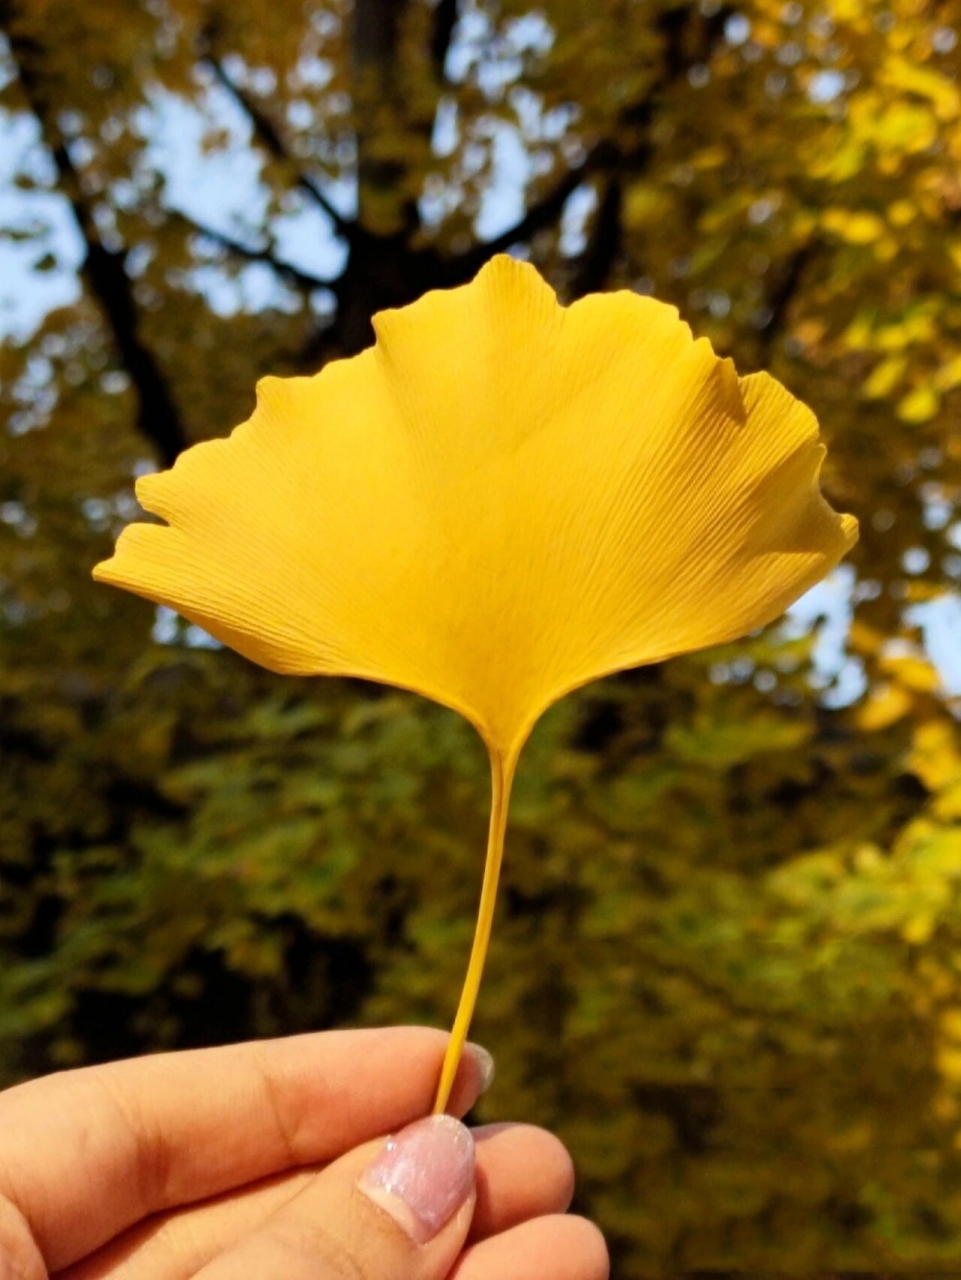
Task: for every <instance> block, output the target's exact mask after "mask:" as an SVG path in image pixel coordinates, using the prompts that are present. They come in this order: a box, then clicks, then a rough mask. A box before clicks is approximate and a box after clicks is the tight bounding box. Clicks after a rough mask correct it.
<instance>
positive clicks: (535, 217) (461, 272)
mask: <svg viewBox="0 0 961 1280" xmlns="http://www.w3.org/2000/svg"><path fill="white" fill-rule="evenodd" d="M614 154H615V150H614V148H613V147H612V145H611V144H610V143H607V142H601V143H598V145H597V146H596V147H594V148H593V150H591V151H589V152H588V154H587V155H586V156H585V158H584V159H583V160H582V161H581V163H580V164H579V165H575V167H574V168H573V169H568V171H567V173H565V174H564V176H563V177H562V178H561V179H560V180H559V181H558V183H557V184H556V186H554V187H552V188H551V190H550V191H548V192H547V194H546V195H544V196H542V197H541V199H540V200H538V201H537V203H536V204H533V205H531V207H530V208H529V209H528V210H527V212H526V213H525V214H524V216H523V218H521V220H520V222H517V223H515V224H514V226H512V227H510V228H509V229H508V230H507V231H502V232H501V234H500V235H499V236H495V237H494V239H493V240H485V241H484V242H483V243H482V244H476V245H474V246H473V247H472V248H470V249H468V250H466V252H464V253H462V254H459V255H458V256H457V257H456V258H453V259H451V262H450V266H451V269H452V276H454V277H455V278H456V279H466V278H469V277H470V276H472V275H473V274H474V272H475V271H478V270H479V269H480V268H481V267H482V266H483V265H484V263H485V262H486V261H487V259H488V258H490V257H491V256H492V255H493V254H495V253H503V252H504V250H505V249H509V248H510V247H511V245H515V244H520V243H522V242H523V241H525V240H529V239H530V238H531V236H533V235H536V234H537V232H538V231H542V230H543V229H544V228H545V227H549V226H551V225H552V224H553V223H554V222H556V221H557V219H558V218H559V217H560V215H561V213H562V211H563V209H564V206H565V204H567V201H568V200H569V199H570V197H571V196H572V195H573V193H574V192H575V191H576V190H577V188H578V187H579V186H580V185H581V183H582V182H584V181H585V180H586V179H587V178H589V177H590V176H591V174H593V173H596V172H597V171H598V170H600V169H602V168H603V167H604V166H605V165H607V164H609V163H610V162H611V160H612V158H613V156H614Z"/></svg>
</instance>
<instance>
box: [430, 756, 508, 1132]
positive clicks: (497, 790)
mask: <svg viewBox="0 0 961 1280" xmlns="http://www.w3.org/2000/svg"><path fill="white" fill-rule="evenodd" d="M490 761H491V817H490V828H489V830H488V835H487V857H486V860H485V863H484V881H483V884H482V885H481V896H480V906H479V907H478V910H477V926H476V928H475V930H474V943H473V946H472V947H471V953H470V961H469V963H468V965H467V976H466V977H465V979H464V989H463V991H462V992H461V997H460V1004H459V1005H458V1006H457V1016H456V1017H455V1018H454V1027H453V1030H452V1031H451V1035H450V1040H449V1042H448V1045H447V1053H446V1054H445V1056H444V1066H443V1068H442V1070H441V1076H440V1084H439V1085H438V1087H437V1098H436V1100H435V1102H434V1114H435V1115H438V1114H440V1112H442V1111H444V1110H446V1107H447V1103H448V1102H449V1101H450V1093H451V1089H452V1088H453V1085H454V1077H455V1076H456V1075H457V1068H458V1066H459V1064H460V1060H461V1054H462V1053H463V1051H464V1044H465V1042H466V1040H467V1033H468V1031H469V1029H470V1023H471V1018H472V1017H473V1015H474V1006H475V1005H476V1004H477V993H478V991H479V990H480V984H481V977H482V975H483V972H484V961H485V960H486V959H487V947H488V943H489V942H490V936H491V925H492V924H493V921H494V906H495V903H496V901H497V882H498V880H499V879H500V872H501V862H502V860H503V857H504V832H505V831H506V829H507V807H508V804H509V803H510V794H511V783H512V782H513V780H514V767H515V762H516V755H515V756H514V757H513V758H512V759H510V760H509V761H507V762H506V763H505V761H504V759H503V757H502V756H501V755H500V754H499V753H498V752H496V751H494V750H491V753H490Z"/></svg>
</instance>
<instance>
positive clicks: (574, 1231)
mask: <svg viewBox="0 0 961 1280" xmlns="http://www.w3.org/2000/svg"><path fill="white" fill-rule="evenodd" d="M610 1270H611V1268H610V1260H609V1258H608V1255H607V1246H606V1245H605V1243H604V1237H603V1236H602V1235H601V1233H600V1232H599V1231H598V1229H597V1227H595V1226H594V1224H593V1223H592V1222H588V1221H587V1220H586V1219H585V1218H569V1217H563V1218H560V1217H549V1218H536V1219H534V1220H533V1221H531V1222H525V1223H523V1225H521V1226H518V1227H514V1228H513V1229H512V1230H510V1231H505V1232H504V1233H503V1235H498V1236H493V1237H492V1238H491V1239H489V1240H484V1241H482V1242H481V1243H480V1244H474V1245H471V1246H470V1247H469V1248H468V1249H465V1251H464V1252H463V1253H462V1254H461V1256H460V1258H459V1259H458V1261H457V1264H456V1265H455V1267H454V1269H453V1271H451V1273H450V1280H608V1276H609V1275H610Z"/></svg>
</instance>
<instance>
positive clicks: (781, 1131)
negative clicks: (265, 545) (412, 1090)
mask: <svg viewBox="0 0 961 1280" xmlns="http://www.w3.org/2000/svg"><path fill="white" fill-rule="evenodd" d="M0 22H2V26H3V29H4V31H5V34H6V40H7V44H6V48H5V50H4V59H5V67H4V70H3V77H4V81H5V84H4V88H3V91H2V92H3V98H2V107H3V111H4V115H3V134H2V136H3V138H4V139H5V142H4V151H5V152H6V153H7V154H8V155H9V157H10V159H9V163H8V168H9V173H10V178H11V188H10V190H9V191H8V192H7V194H6V195H5V198H4V201H3V203H2V205H0V223H2V230H3V236H4V241H3V242H0V249H6V250H8V251H9V252H10V254H11V255H12V254H13V253H14V251H15V253H16V258H15V259H14V257H12V256H11V257H10V258H9V259H5V260H9V261H11V262H12V261H14V260H15V261H16V262H18V263H20V264H22V263H24V262H27V263H29V270H28V271H24V272H23V273H22V275H21V277H20V278H21V279H22V283H23V287H22V292H23V294H24V296H25V297H29V296H32V295H33V294H34V293H35V294H36V296H37V297H39V296H40V290H41V288H42V287H44V286H45V282H49V281H51V280H54V281H56V282H59V285H58V287H60V294H59V295H58V297H59V298H60V299H61V301H60V302H58V304H57V305H56V306H55V307H53V308H48V309H46V310H43V309H42V308H41V311H42V315H41V316H40V318H39V320H36V318H35V321H34V323H33V324H26V325H24V324H21V325H20V326H19V327H17V326H16V325H14V324H13V323H12V322H11V324H10V326H9V332H8V336H7V340H6V341H5V342H4V344H3V345H2V346H0V398H2V401H3V409H4V415H5V418H6V423H7V426H6V431H5V432H4V434H2V435H0V617H2V624H3V625H2V630H0V752H2V768H0V826H2V832H3V840H2V847H0V1043H2V1045H3V1056H2V1061H0V1067H2V1071H3V1074H4V1076H5V1077H6V1078H7V1079H13V1078H15V1077H17V1076H18V1075H20V1074H23V1073H25V1072H30V1071H38V1070H44V1069H49V1068H51V1067H53V1066H55V1065H58V1064H69V1063H73V1062H80V1061H87V1060H91V1059H96V1058H100V1057H104V1056H108V1055H115V1054H121V1053H130V1052H137V1051H142V1050H145V1049H150V1048H155V1047H157V1046H162V1045H185V1044H195V1043H200V1042H203V1043H209V1042H212V1041H214V1040H222V1039H226V1038H235V1037H242V1036H247V1035H251V1034H264V1033H282V1032H288V1031H295V1030H300V1029H304V1028H310V1027H317V1026H324V1025H330V1024H333V1023H335V1022H337V1021H343V1020H351V1021H359V1020H383V1019H391V1020H407V1019H414V1018H421V1019H425V1020H428V1021H430V1022H435V1023H438V1022H439V1023H442V1024H443V1023H445V1022H446V1021H447V1020H448V1018H449V1016H450V1013H451V1011H452V1008H453V1003H454V1000H455V998H456V993H457V990H458V988H459V983H460V979H461V976H462V966H463V963H464V958H465V955H466V950H467V945H468V941H469V934H470V930H471V926H472V917H473V909H474V903H475V896H476V892H477V877H478V874H479V867H480V856H481V849H482V843H483V825H484V816H485V810H486V777H485V772H484V764H483V756H482V753H481V751H480V748H479V745H478V744H477V743H476V742H474V741H473V740H472V737H471V732H470V731H469V730H468V729H467V727H466V726H464V725H462V724H460V723H459V722H458V721H456V719H455V718H454V717H453V716H451V715H449V714H448V713H447V712H445V711H443V710H441V709H438V708H435V707H431V706H428V705H426V704H423V703H421V702H418V701H416V700H414V699H412V698H409V697H407V696H405V695H401V694H396V693H393V692H390V691H384V690H377V689H365V690H362V689H360V688H359V687H358V686H357V685H347V684H341V683H340V682H333V681H328V682H324V683H323V684H320V683H310V682H305V681H291V680H279V679H275V678H273V677H271V676H269V675H267V674H266V673H264V672H261V671H258V670H255V669H253V668H252V667H250V666H248V665H246V664H244V663H243V662H242V661H241V660H240V659H238V658H236V657H235V656H233V655H231V654H228V653H223V652H220V653H215V652H211V651H210V646H209V642H208V641H207V640H206V638H205V637H204V636H203V634H202V633H200V632H198V631H197V630H196V628H192V627H189V626H186V625H185V624H183V623H181V622H180V621H179V620H177V619H176V618H174V617H172V616H170V615H169V614H167V613H165V612H164V611H162V610H161V611H159V612H154V611H153V610H151V609H149V608H148V607H147V606H146V605H144V604H143V603H141V602H137V601H135V600H132V599H128V598H124V597H123V596H121V595H120V594H119V593H114V592H110V591H107V590H104V589H102V588H96V587H94V585H93V584H92V583H91V582H90V581H89V569H90V567H91V565H92V564H93V563H94V562H95V561H96V560H97V559H99V558H101V557H103V556H104V555H105V554H106V552H107V550H108V548H109V545H110V543H111V540H112V538H113V536H114V535H115V533H116V532H117V530H118V528H119V527H120V526H121V525H122V524H123V523H124V522H125V521H126V520H128V519H130V518H132V517H133V516H134V515H135V514H136V511H137V507H136V503H135V500H134V498H133V493H132V478H133V476H134V475H135V474H137V473H138V472H140V471H143V470H144V469H150V468H153V467H155V466H156V465H158V464H160V463H167V462H169V461H171V460H172V459H173V457H174V456H175V455H176V454H177V452H178V451H179V450H180V449H181V448H182V447H183V446H184V445H185V444H186V443H189V442H191V441H195V440H199V439H202V438H205V437H207V436H209V435H211V434H221V433H224V432H226V431H227V430H228V429H229V428H230V427H231V426H232V425H233V424H234V423H235V422H237V421H239V420H240V419H241V418H242V417H243V416H244V414H245V413H246V412H247V410H248V409H249V407H250V405H251V404H252V394H253V384H254V381H255V379H256V377H257V376H259V375H260V374H261V373H265V372H268V371H270V372H281V373H284V372H295V371H311V370H313V369H315V368H317V367H318V366H319V365H320V364H321V363H323V362H324V361H326V360H328V359H331V358H334V357H337V356H342V355H345V354H349V353H351V352H354V351H357V350H358V349H360V348H362V347H363V346H365V345H366V344H367V343H368V342H369V341H370V338H371V330H370V317H371V315H372V313H373V312H374V311H376V310H377V309H379V308H382V307H385V306H396V305H400V304H403V303H406V302H408V301H410V300H412V299H413V298H415V297H417V296H418V295H419V294H420V293H422V292H423V291H424V290H425V289H427V288H431V287H437V286H447V285H452V284H456V283H458V282H459V281H463V280H466V279H468V278H470V276H471V275H472V274H473V273H474V271H475V270H476V269H477V267H478V266H479V265H480V264H481V263H482V262H483V261H484V259H485V258H486V257H487V256H489V255H490V254H491V253H493V252H495V251H497V250H503V249H507V248H510V249H512V250H513V251H515V252H519V253H524V254H527V255H529V256H530V257H531V258H532V259H533V260H535V261H536V262H537V263H538V264H539V265H540V266H541V267H542V269H543V270H544V271H545V272H546V273H547V274H548V276H549V277H550V278H551V279H552V280H553V281H554V282H555V283H556V285H557V287H558V288H559V290H560V292H561V293H562V295H563V296H565V297H567V298H570V297H573V296H576V295H577V294H579V293H582V292H584V291H586V290H589V289H598V288H607V287H617V286H620V287H628V288H634V289H637V290H640V291H644V292H654V293H656V294H657V295H658V296H660V297H663V298H665V299H668V300H671V301H674V302H675V303H676V304H677V305H678V306H679V307H680V308H681V310H682V312H683V313H684V315H685V316H686V317H688V318H689V319H690V321H691V323H692V325H693V326H694V328H695V330H696V331H697V332H699V333H704V334H707V335H708V336H710V337H711V339H712V340H713V341H714V342H715V344H716V345H717V346H718V347H719V349H721V350H724V351H726V352H730V354H732V355H733V356H734V357H735V359H736V360H737V361H738V364H739V367H740V368H741V369H742V370H745V371H746V370H749V369H751V368H756V367H759V366H761V365H764V366H766V367H770V368H772V369H773V371H774V372H775V373H776V374H777V375H778V376H780V377H781V378H782V379H783V380H784V381H785V382H787V384H788V385H789V386H790V387H791V388H792V390H794V391H795V392H796V393H797V394H799V395H800V396H802V398H804V399H805V400H807V401H808V402H809V403H810V404H811V405H812V406H813V407H814V408H815V410H816V411H817V412H818V414H819V416H820V418H821V420H822V423H823V426H824V430H825V434H826V436H827V438H828V439H829V441H830V444H831V456H830V473H829V475H828V476H827V477H826V482H827V487H828V489H829V491H830V493H831V495H832V497H833V499H834V500H835V503H836V505H838V506H840V507H843V508H844V509H848V510H852V511H854V512H856V513H857V514H858V515H859V516H860V517H861V521H862V543H861V545H860V547H859V549H858V552H857V553H856V555H855V557H854V560H853V567H851V568H848V569H844V570H842V571H840V572H839V574H838V575H837V577H836V579H835V581H834V582H833V583H832V584H831V585H830V586H829V587H827V588H825V589H824V590H822V591H820V592H819V593H817V594H816V595H815V597H814V598H813V600H809V601H808V602H806V603H805V606H804V607H803V608H800V609H799V610H798V611H796V612H795V614H794V615H793V616H792V618H791V619H790V620H789V621H788V622H787V623H785V624H782V625H779V626H775V627H773V628H771V629H770V630H769V631H768V632H767V633H765V634H763V635H760V636H756V637H752V638H750V639H749V640H748V641H746V642H745V643H743V644H741V645H738V646H735V647H732V648H731V649H729V650H725V651H723V652H714V653H712V654H709V655H702V656H699V657H694V658H690V659H686V660H682V661H678V662H674V663H672V664H669V665H668V666H667V667H666V668H664V669H659V670H656V671H646V672H642V673H639V674H637V675H633V676H627V677H623V678H620V679H617V680H611V681H607V682H605V683H604V684H602V685H600V686H598V687H595V688H592V689H588V690H586V691H583V692H581V693H580V694H579V695H577V696H576V697H574V698H572V699H570V700H569V701H568V702H566V703H565V704H562V705H561V706H560V707H558V708H555V709H554V711H552V712H551V713H550V715H549V716H548V717H547V719H546V720H545V722H544V723H543V724H542V725H541V726H540V728H539V729H538V731H537V733H536V735H535V739H534V741H533V743H532V744H531V748H530V750H529V753H528V754H527V756H526V758H525V761H524V766H523V769H522V776H521V779H520V781H519V784H518V790H517V794H516V798H515V801H514V806H513V817H514V821H513V833H512V837H511V843H510V849H509V856H508V865H507V870H506V885H505V892H504V897H503V900H502V904H501V909H500V916H499V922H498V929H497V933H496V937H495V946H494V952H493V956H492V961H491V967H490V972H489V975H488V979H487V982H486V985H485V990H484V995H483V999H482V1003H481V1009H480V1016H479V1019H478V1023H477V1026H476V1034H477V1036H478V1037H479V1038H481V1039H483V1040H486V1041H487V1042H488V1043H489V1044H490V1045H491V1047H492V1048H493V1049H494V1050H495V1051H496V1053H497V1055H498V1058H499V1061H500V1066H501V1075H500V1083H499V1084H498V1086H497V1087H496V1088H495V1090H494V1092H493V1094H492V1095H491V1097H490V1099H489V1100H488V1101H486V1102H485V1104H484V1107H485V1114H487V1113H489V1114H490V1115H492V1116H493V1115H501V1114H504V1113H509V1114H514V1115H519V1116H524V1117H530V1118H535V1119H538V1120H541V1121H544V1122H546V1123H548V1124H551V1125H553V1126H555V1127H557V1128H558V1129H559V1130H560V1131H561V1132H562V1134H563V1135H564V1136H565V1137H566V1138H567V1140H568V1141H569V1142H570V1143H571V1145H572V1146H573V1148H574V1151H575V1154H576V1156H577V1159H578V1163H579V1167H580V1169H581V1173H582V1183H581V1192H580V1196H581V1201H582V1204H583V1207H584V1208H586V1209H587V1210H588V1211H589V1212H591V1213H594V1214H596V1216H597V1217H598V1218H599V1220H600V1222H601V1223H602V1225H603V1226H604V1228H605V1229H606V1230H607V1231H608V1233H609V1234H610V1235H611V1236H612V1238H613V1240H614V1242H615V1245H616V1248H617V1252H618V1263H617V1272H616V1273H617V1274H618V1275H619V1276H623V1277H625V1278H630V1277H633V1276H642V1275H651V1274H679V1273H684V1272H694V1271H730V1270H734V1271H737V1270H741V1271H747V1272H749V1273H751V1274H760V1273H768V1272H772V1271H778V1272H786V1271H794V1272H813V1271H820V1272H825V1271H830V1270H838V1271H850V1270H858V1271H862V1272H863V1271H864V1270H865V1269H875V1270H876V1271H877V1272H878V1274H884V1273H888V1272H890V1271H892V1270H898V1269H904V1268H905V1267H907V1268H909V1269H911V1270H912V1271H914V1272H915V1273H917V1272H918V1271H925V1272H930V1271H945V1270H956V1269H957V1265H958V1262H959V1260H961V1238H959V1231H961V1155H959V1147H961V1142H959V1133H961V960H959V958H958V957H959V954H961V951H959V943H961V924H959V921H961V913H959V905H961V734H959V729H958V723H957V714H958V704H957V700H956V699H952V697H951V696H950V695H951V693H952V691H953V692H954V693H957V692H958V687H959V686H958V683H957V681H958V672H959V666H961V662H959V658H961V645H959V644H958V634H959V623H958V613H957V609H958V603H957V595H956V591H957V583H958V581H959V579H961V520H959V516H958V510H957V506H958V501H959V497H961V432H959V430H958V426H959V407H961V287H959V284H961V180H959V176H958V175H959V173H961V111H959V103H961V85H959V79H958V73H959V70H961V53H959V49H958V37H959V32H961V4H959V3H958V2H957V0H818V2H817V3H815V2H814V0H810V2H807V0H789V2H788V3H782V0H777V3H773V2H772V0H751V2H750V3H746V4H743V5H740V4H739V5H737V6H735V5H733V4H728V5H722V4H721V3H720V2H719V0H701V2H700V3H699V4H697V5H695V4H681V5H676V4H660V3H655V2H653V0H648V2H645V3H640V2H639V0H610V2H609V3H597V0H593V2H592V3H584V2H583V0H556V2H555V0H552V2H551V3H549V4H544V5H541V6H539V7H538V8H537V9H531V8H530V7H529V6H528V4H525V3H520V2H514V0H503V3H499V4H498V3H493V0H492V2H490V3H479V2H478V3H471V2H469V0H460V3H457V0H453V2H452V0H438V2H437V3H435V4H433V5H431V4H429V3H427V2H426V0H355V3H354V4H353V5H348V4H347V3H333V2H331V3H326V4H322V3H311V2H310V0H308V3H306V4H304V3H301V2H298V3H297V4H293V3H291V2H290V0H274V3H273V4H271V5H270V6H263V5H261V4H253V3H250V2H248V0H235V3H233V4H231V5H222V4H218V3H213V2H212V0H143V3H140V4H131V3H119V2H118V0H102V3H100V4H99V5H96V6H80V7H78V6H76V5H73V4H67V3H65V0H0ZM191 148H193V151H191ZM184 155H187V160H186V162H185V161H184V160H183V157H184ZM185 172H186V177H185ZM211 174H215V175H216V180H215V181H211V179H210V177H209V175H211ZM51 227H53V228H54V230H53V231H51ZM58 228H59V229H58ZM74 269H77V270H78V271H79V275H80V278H81V280H82V289H80V290H77V291H75V292H74V293H73V295H72V300H70V301H67V302H63V301H62V299H63V297H64V296H65V295H64V282H66V286H67V288H68V289H69V283H70V280H71V279H72V273H73V271H74ZM20 300H21V301H22V299H20ZM808 606H810V607H808ZM952 610H955V612H954V613H953V614H952ZM952 619H953V622H952ZM952 628H953V630H952ZM952 644H953V652H952V651H951V648H952ZM936 664H939V665H936ZM952 682H953V684H952ZM946 686H947V687H946Z"/></svg>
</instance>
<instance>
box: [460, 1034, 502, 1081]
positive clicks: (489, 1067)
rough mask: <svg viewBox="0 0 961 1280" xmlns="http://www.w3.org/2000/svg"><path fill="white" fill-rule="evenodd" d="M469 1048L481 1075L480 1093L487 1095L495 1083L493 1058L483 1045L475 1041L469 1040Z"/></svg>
mask: <svg viewBox="0 0 961 1280" xmlns="http://www.w3.org/2000/svg"><path fill="white" fill-rule="evenodd" d="M467 1048H468V1049H470V1051H471V1053H472V1054H473V1055H474V1061H475V1062H476V1063H477V1070H478V1071H479V1073H480V1089H479V1091H478V1092H480V1093H486V1092H487V1090H488V1089H489V1088H490V1087H491V1085H492V1084H493V1083H494V1075H495V1071H496V1068H495V1067H494V1059H493V1056H492V1055H491V1054H490V1052H489V1051H488V1050H487V1049H485V1048H484V1046H483V1045H482V1044H475V1043H474V1041H473V1040H468V1042H467Z"/></svg>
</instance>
